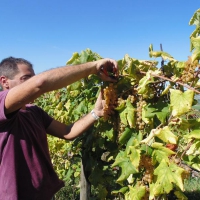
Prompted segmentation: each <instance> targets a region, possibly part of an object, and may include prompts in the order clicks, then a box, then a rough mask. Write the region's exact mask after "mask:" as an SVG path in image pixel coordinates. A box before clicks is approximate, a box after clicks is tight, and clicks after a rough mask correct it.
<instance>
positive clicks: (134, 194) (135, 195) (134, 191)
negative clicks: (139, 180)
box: [125, 185, 146, 200]
mask: <svg viewBox="0 0 200 200" xmlns="http://www.w3.org/2000/svg"><path fill="white" fill-rule="evenodd" d="M129 190H130V191H129V193H127V194H126V195H125V196H126V199H127V200H128V199H131V200H141V199H142V197H143V196H144V195H145V192H146V189H145V186H138V185H136V186H135V187H132V186H130V185H129Z"/></svg>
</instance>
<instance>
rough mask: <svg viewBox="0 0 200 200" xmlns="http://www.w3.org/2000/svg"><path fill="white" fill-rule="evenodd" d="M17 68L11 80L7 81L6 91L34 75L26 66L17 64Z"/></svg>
mask: <svg viewBox="0 0 200 200" xmlns="http://www.w3.org/2000/svg"><path fill="white" fill-rule="evenodd" d="M17 66H18V69H19V72H18V73H17V74H16V75H15V76H14V78H13V79H7V85H8V86H7V88H6V89H10V88H13V87H15V86H17V85H19V84H21V83H23V82H24V81H26V80H28V79H29V78H31V77H32V76H34V75H35V73H34V71H33V69H32V68H30V67H28V66H27V65H25V64H18V65H17Z"/></svg>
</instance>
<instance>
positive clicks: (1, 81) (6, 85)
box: [0, 76, 9, 89]
mask: <svg viewBox="0 0 200 200" xmlns="http://www.w3.org/2000/svg"><path fill="white" fill-rule="evenodd" d="M0 84H1V85H2V88H3V89H9V83H8V78H7V77H5V76H0Z"/></svg>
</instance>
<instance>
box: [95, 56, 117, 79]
mask: <svg viewBox="0 0 200 200" xmlns="http://www.w3.org/2000/svg"><path fill="white" fill-rule="evenodd" d="M118 73H119V71H118V64H117V62H116V61H115V60H112V59H102V60H99V61H97V74H98V75H99V77H100V78H101V79H102V80H103V81H109V82H116V81H117V79H118V75H119V74H118Z"/></svg>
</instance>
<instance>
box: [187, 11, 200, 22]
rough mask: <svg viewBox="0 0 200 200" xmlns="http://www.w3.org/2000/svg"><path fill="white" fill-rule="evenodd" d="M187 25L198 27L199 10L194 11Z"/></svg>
mask: <svg viewBox="0 0 200 200" xmlns="http://www.w3.org/2000/svg"><path fill="white" fill-rule="evenodd" d="M189 25H196V26H200V9H198V10H197V11H195V13H194V14H193V16H192V18H191V19H190V21H189Z"/></svg>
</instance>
